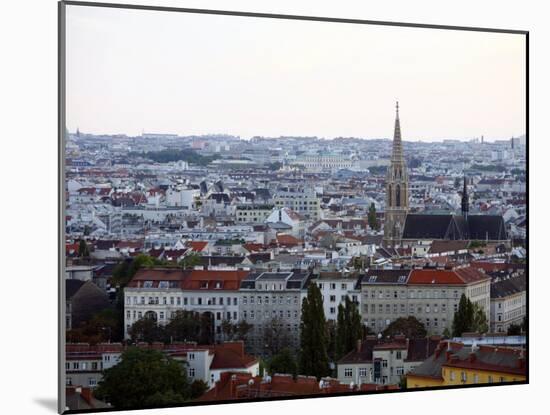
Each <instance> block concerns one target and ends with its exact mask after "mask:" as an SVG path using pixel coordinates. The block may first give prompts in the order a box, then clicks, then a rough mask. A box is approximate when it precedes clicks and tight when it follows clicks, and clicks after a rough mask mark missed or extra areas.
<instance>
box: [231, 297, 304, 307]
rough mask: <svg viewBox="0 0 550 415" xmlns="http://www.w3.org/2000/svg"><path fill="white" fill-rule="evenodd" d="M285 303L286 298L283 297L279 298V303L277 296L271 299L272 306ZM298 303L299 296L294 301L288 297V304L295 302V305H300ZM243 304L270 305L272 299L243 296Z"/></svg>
mask: <svg viewBox="0 0 550 415" xmlns="http://www.w3.org/2000/svg"><path fill="white" fill-rule="evenodd" d="M284 301H285V298H284V296H282V295H280V296H279V297H278V301H277V297H276V296H272V297H271V304H277V303H279V304H283V303H284ZM298 301H299V299H298V296H297V295H295V296H294V299H292V297H290V296H288V297H286V304H292V302H294V304H298ZM242 302H243V304H245V305H246V304H248V303H250V304H262V303H263V304H270V299H269V296H268V295H266V296H261V295H258V296H253V295H251V296H250V297H248V296H243V298H242Z"/></svg>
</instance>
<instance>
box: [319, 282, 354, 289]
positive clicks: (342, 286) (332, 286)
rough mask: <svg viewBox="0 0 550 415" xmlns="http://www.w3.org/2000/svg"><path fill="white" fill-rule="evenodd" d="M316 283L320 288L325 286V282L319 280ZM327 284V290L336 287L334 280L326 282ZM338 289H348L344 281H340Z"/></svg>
mask: <svg viewBox="0 0 550 415" xmlns="http://www.w3.org/2000/svg"><path fill="white" fill-rule="evenodd" d="M317 285H318V286H319V289H320V290H322V289H324V288H325V283H322V282H320V283H318V284H317ZM327 286H328V288H329V290H335V289H336V283H334V282H331V283H328V284H327ZM340 289H341V290H347V289H348V284H347V283H345V282H343V283H341V284H340Z"/></svg>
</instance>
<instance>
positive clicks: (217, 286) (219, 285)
mask: <svg viewBox="0 0 550 415" xmlns="http://www.w3.org/2000/svg"><path fill="white" fill-rule="evenodd" d="M215 288H217V289H220V288H222V283H221V281H216V285H215Z"/></svg>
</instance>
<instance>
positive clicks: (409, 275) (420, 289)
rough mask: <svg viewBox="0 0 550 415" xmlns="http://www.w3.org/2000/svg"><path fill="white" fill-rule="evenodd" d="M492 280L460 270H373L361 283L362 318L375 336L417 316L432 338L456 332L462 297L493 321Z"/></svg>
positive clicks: (469, 268)
mask: <svg viewBox="0 0 550 415" xmlns="http://www.w3.org/2000/svg"><path fill="white" fill-rule="evenodd" d="M490 281H491V279H490V277H489V276H487V275H486V274H485V273H483V272H482V271H480V270H478V269H475V268H472V267H469V266H460V267H455V268H452V269H440V268H439V269H436V268H423V269H412V270H411V269H400V270H384V269H370V270H369V271H368V272H367V273H366V275H365V276H364V277H363V280H362V281H361V296H362V299H361V303H362V308H361V310H362V316H363V321H364V323H365V324H368V326H369V327H370V328H371V329H372V330H373V331H375V332H377V333H379V332H382V331H383V330H384V329H385V328H386V327H387V326H389V324H390V323H391V322H392V321H394V320H396V319H397V318H400V317H408V316H414V317H416V318H417V319H418V320H419V321H420V322H421V323H423V324H424V326H425V328H426V330H427V331H428V333H429V334H443V332H444V330H445V329H448V330H451V329H452V322H453V317H454V313H455V312H456V311H457V310H458V304H459V301H460V297H461V296H462V294H465V295H466V297H467V298H469V299H470V301H472V302H473V303H476V304H478V305H479V306H480V307H481V308H482V309H483V310H484V311H485V314H486V315H487V319H489V314H490Z"/></svg>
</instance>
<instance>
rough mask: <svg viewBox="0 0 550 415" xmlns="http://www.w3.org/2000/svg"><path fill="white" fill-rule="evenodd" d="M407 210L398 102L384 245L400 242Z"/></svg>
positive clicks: (397, 105)
mask: <svg viewBox="0 0 550 415" xmlns="http://www.w3.org/2000/svg"><path fill="white" fill-rule="evenodd" d="M408 211H409V176H408V174H407V165H406V163H405V159H404V157H403V143H402V141H401V124H400V122H399V102H396V104H395V127H394V132H393V148H392V155H391V160H390V166H389V168H388V172H387V175H386V210H385V215H384V217H385V219H384V245H386V246H395V245H397V244H399V243H400V242H401V236H402V234H403V227H404V225H405V219H406V217H407V213H408Z"/></svg>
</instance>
